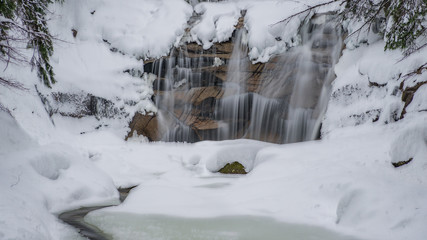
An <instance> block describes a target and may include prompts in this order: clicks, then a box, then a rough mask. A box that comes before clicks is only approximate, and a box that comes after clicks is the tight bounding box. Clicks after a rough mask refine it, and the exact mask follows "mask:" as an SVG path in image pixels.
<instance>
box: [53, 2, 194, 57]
mask: <svg viewBox="0 0 427 240" xmlns="http://www.w3.org/2000/svg"><path fill="white" fill-rule="evenodd" d="M64 5H65V6H63V7H59V8H58V9H56V11H55V12H56V13H57V14H58V15H60V16H62V17H61V18H62V20H61V22H62V24H64V25H65V24H67V25H68V26H63V27H62V28H63V31H68V36H71V29H75V30H77V36H76V38H77V39H78V40H80V41H86V40H94V41H97V42H99V43H102V41H105V42H106V43H105V44H110V47H111V48H112V49H115V51H117V50H118V51H120V52H123V53H125V54H128V55H134V56H139V57H143V58H157V57H161V56H165V55H167V54H168V53H169V50H170V48H171V47H172V46H173V44H175V42H177V41H179V39H180V37H181V36H182V35H183V34H184V29H185V27H186V24H187V20H188V19H189V17H190V16H191V13H192V7H191V6H190V5H189V4H188V3H186V2H185V1H177V0H146V1H139V0H129V1H125V2H122V1H108V0H96V1H90V2H88V1H84V0H73V1H66V2H64ZM70 24H71V25H70ZM64 35H65V34H64Z"/></svg>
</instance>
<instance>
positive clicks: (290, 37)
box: [0, 0, 427, 240]
mask: <svg viewBox="0 0 427 240" xmlns="http://www.w3.org/2000/svg"><path fill="white" fill-rule="evenodd" d="M313 2H316V1H299V2H298V3H297V2H295V1H272V0H269V1H253V0H247V1H237V0H236V1H230V2H224V3H202V4H199V5H196V6H195V9H196V10H197V11H198V12H199V13H200V14H202V16H201V20H200V22H198V23H195V24H196V25H195V27H194V28H193V30H192V32H191V34H192V36H194V37H195V41H199V42H200V43H201V44H204V45H205V44H206V47H207V46H209V45H211V44H212V43H213V42H217V41H227V40H228V39H229V38H230V37H231V33H232V32H231V29H232V26H234V25H235V24H236V21H237V18H238V17H239V16H240V11H241V10H244V9H245V10H247V13H246V16H245V28H246V30H247V31H248V39H247V40H248V44H249V46H250V49H251V52H250V57H251V59H252V60H253V61H267V60H268V59H269V58H270V57H271V56H272V55H274V54H277V53H279V52H280V51H283V50H284V49H285V48H286V47H288V46H291V45H292V44H296V43H297V42H298V41H297V38H298V36H297V35H295V34H296V30H297V27H298V26H299V24H300V21H302V19H295V20H293V21H291V22H290V23H289V25H288V26H287V27H283V26H282V25H281V24H277V25H274V26H271V24H274V23H276V22H277V21H279V20H281V19H283V18H284V17H285V16H288V15H289V14H292V12H293V11H296V9H300V7H301V6H302V5H303V4H312V3H313ZM51 8H52V11H53V12H54V16H53V18H52V20H51V21H50V22H49V24H50V29H51V32H52V33H53V34H55V35H57V36H58V38H59V39H62V40H63V41H57V42H56V43H55V44H56V45H55V54H54V56H53V57H52V65H53V67H54V70H55V73H56V78H57V80H58V83H57V84H55V85H54V86H53V88H52V89H47V88H45V87H44V86H43V85H42V84H41V83H40V82H39V80H38V79H37V76H36V73H35V72H32V71H31V69H30V67H28V66H24V65H18V64H10V65H9V66H8V68H7V69H6V70H5V71H4V72H3V76H5V77H7V78H10V79H12V80H16V81H18V82H19V83H22V84H23V87H24V88H26V89H25V90H19V89H13V88H12V89H11V88H8V87H5V86H3V85H0V123H1V124H0V136H1V137H0V195H1V198H0V213H1V214H0V239H79V238H80V237H79V235H78V233H77V232H76V231H75V230H74V229H73V228H72V227H70V226H68V225H66V224H64V223H62V222H60V220H58V218H57V215H58V214H60V213H62V212H64V211H67V210H71V209H76V208H79V207H82V206H95V205H107V204H118V203H119V195H118V192H117V190H116V188H118V187H130V186H135V185H138V187H136V188H135V189H133V190H132V191H131V193H130V195H129V197H128V198H127V200H126V201H125V202H124V203H123V204H121V205H119V206H117V207H110V208H106V209H103V210H99V211H96V212H92V213H91V214H90V215H89V216H88V217H87V220H88V221H91V222H96V223H97V224H98V225H99V226H100V227H101V228H103V229H105V230H106V231H108V230H114V229H115V228H114V227H115V226H118V225H115V224H111V222H110V223H109V222H107V221H106V220H104V219H108V218H109V217H111V216H113V218H112V219H117V218H114V216H125V217H126V216H128V217H129V214H132V216H133V217H135V218H136V219H139V218H144V217H146V216H151V214H154V215H156V216H158V217H159V218H160V219H161V220H162V219H166V220H170V219H171V218H175V221H176V222H182V221H181V220H182V219H183V218H184V219H190V220H191V219H193V220H195V221H194V222H199V220H200V221H202V220H201V219H204V220H206V222H207V223H206V224H207V225H208V226H210V225H215V224H217V223H215V219H220V220H224V221H225V222H227V221H230V220H227V219H230V218H231V219H234V218H236V219H242V218H244V219H245V220H242V221H246V220H247V219H255V220H254V221H255V222H256V221H258V220H260V219H261V221H263V222H268V223H271V225H274V224H276V223H277V224H285V223H289V224H291V226H292V229H295V228H298V227H297V226H294V224H302V225H303V226H306V225H310V226H316V227H320V228H321V229H327V230H330V231H332V232H337V233H339V234H344V235H349V236H354V237H355V238H361V239H391V240H393V239H396V240H397V239H415V240H418V239H420V240H421V239H424V238H425V236H426V235H427V230H426V229H425V223H426V222H427V209H426V207H425V202H426V201H427V192H426V190H425V189H427V174H426V171H427V160H426V159H427V129H426V126H425V122H426V121H427V112H426V111H425V110H426V109H427V105H426V103H427V100H426V96H427V88H426V85H424V86H421V87H420V88H419V90H418V91H417V92H416V94H415V95H414V98H413V100H412V103H411V104H410V105H409V106H408V107H407V108H406V111H407V114H406V115H405V117H404V118H403V119H400V120H398V121H397V119H396V118H395V114H396V113H398V115H399V114H400V113H401V111H402V109H403V105H404V103H403V102H402V100H401V97H402V96H401V95H402V92H401V90H400V89H399V87H400V85H402V86H403V89H405V88H408V87H413V86H416V85H417V84H419V83H422V82H425V81H427V72H426V71H424V72H423V73H422V74H416V75H414V76H409V77H403V76H404V75H405V74H407V73H409V72H411V71H414V70H416V69H417V67H418V66H420V65H421V64H423V63H424V62H425V56H426V54H427V52H426V51H427V50H426V49H424V50H423V51H420V52H419V53H415V54H414V55H412V56H411V57H408V58H406V59H404V60H402V61H399V60H400V59H401V57H402V54H401V52H399V51H388V52H384V51H383V48H384V43H383V42H382V41H381V39H374V38H372V39H371V40H370V42H369V44H360V42H358V43H357V46H356V45H355V46H354V48H353V49H347V50H345V51H344V52H343V55H342V57H341V58H340V61H339V63H338V64H337V66H336V68H335V73H336V75H337V79H336V80H335V81H334V85H333V93H332V97H331V99H330V102H329V107H328V110H327V113H326V115H325V120H324V121H323V137H324V139H323V140H322V141H313V142H305V143H297V144H288V145H274V144H268V143H263V142H257V141H250V140H234V141H221V142H200V143H196V144H187V143H161V142H160V143H148V142H147V139H146V138H144V137H134V138H131V139H130V140H129V141H127V142H126V141H124V140H123V139H124V137H125V136H126V134H127V132H128V127H127V126H128V123H129V120H130V118H131V117H132V114H133V113H134V112H135V111H138V110H139V111H142V112H144V111H146V112H155V111H156V108H155V106H154V105H153V104H152V102H151V100H150V98H151V96H152V94H153V89H152V83H153V77H152V76H150V75H143V76H142V77H139V76H137V75H138V74H128V73H125V72H124V71H126V70H132V71H133V72H136V73H138V70H139V71H140V72H141V71H142V69H143V68H142V67H143V62H142V60H141V59H140V57H142V58H154V57H159V56H164V55H166V54H168V52H169V50H170V47H171V46H173V45H174V44H176V43H177V42H179V41H180V39H181V37H182V35H183V34H184V31H185V28H186V27H187V25H186V22H187V20H188V19H189V17H190V16H191V14H192V9H191V6H190V5H189V4H187V3H185V2H184V1H180V0H162V1H158V0H156V1H154V0H144V1H136V0H129V1H126V3H124V2H121V1H107V0H93V1H83V0H74V1H65V2H64V3H63V5H60V4H57V3H56V4H53V5H52V6H51ZM224 8H226V9H224ZM329 10H331V9H327V8H325V9H322V10H321V11H325V12H326V11H329ZM93 11H95V12H94V13H93V14H92V13H91V12H93ZM352 27H354V26H352ZM71 29H76V30H78V32H77V35H76V38H74V37H73V36H72V32H71ZM160 29H161V30H160ZM196 37H197V38H196ZM278 37H280V38H281V39H282V40H281V41H278V40H276V38H278ZM104 39H105V40H106V42H104V41H103V40H104ZM286 43H287V44H286ZM289 44H291V45H289ZM114 48H115V49H117V51H111V49H113V50H114ZM25 54H29V56H31V53H29V52H27V53H25ZM219 61H220V59H218V63H220V62H219ZM0 67H1V68H2V69H5V66H4V63H1V66H0ZM370 82H371V83H376V84H378V85H381V86H379V87H375V86H370ZM384 84H385V85H384ZM383 85H384V86H383ZM38 92H39V93H38ZM50 92H64V93H69V94H82V95H84V94H92V95H94V96H97V97H102V98H105V99H107V100H109V101H112V102H113V103H114V104H115V105H116V106H117V107H118V108H122V109H123V114H122V115H119V116H117V118H111V119H109V118H100V119H99V118H98V119H97V118H96V117H95V116H84V117H82V118H79V119H77V118H71V117H66V116H61V115H60V114H54V115H52V116H51V115H50V113H49V111H48V110H49V109H48V107H47V106H46V105H44V104H43V103H42V102H41V100H40V96H39V94H42V95H44V96H48V94H49V93H50ZM56 107H58V108H63V109H68V110H70V111H72V110H73V109H71V108H70V107H72V106H68V105H64V106H56ZM5 109H7V111H6V110H5ZM377 111H378V112H377ZM398 117H400V116H398ZM376 118H378V120H377V121H375V122H373V120H375V119H376ZM409 159H412V161H411V163H409V164H407V165H404V166H402V167H399V168H394V167H393V165H392V164H391V163H396V162H401V161H407V160H409ZM234 161H239V162H240V163H242V164H243V165H244V166H245V168H246V170H247V171H248V172H249V173H248V174H247V175H233V176H230V175H223V174H220V173H217V171H218V170H219V169H220V168H221V167H222V166H223V165H225V164H226V163H231V162H234ZM115 214H116V215H115ZM246 216H248V217H246ZM215 217H218V218H215ZM130 219H133V218H130ZM161 222H162V221H161ZM166 222H167V221H166ZM129 224H131V223H129ZM251 224H252V225H250V224H248V226H254V224H253V223H251ZM267 225H268V224H267ZM255 226H256V225H255ZM118 227H119V226H118ZM124 227H126V225H125V226H124ZM281 227H282V225H279V228H281ZM106 228H108V229H106ZM254 228H255V227H254ZM116 230H117V231H120V229H116ZM303 231H305V228H303ZM315 231H321V230H317V229H315ZM125 233H126V231H125ZM232 236H234V235H232Z"/></svg>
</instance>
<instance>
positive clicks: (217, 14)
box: [190, 2, 240, 49]
mask: <svg viewBox="0 0 427 240" xmlns="http://www.w3.org/2000/svg"><path fill="white" fill-rule="evenodd" d="M194 11H195V12H196V13H197V14H200V15H202V16H201V19H200V21H199V22H197V23H196V25H195V26H194V27H193V28H192V29H191V32H190V33H191V39H192V41H195V42H197V43H198V44H202V45H203V48H204V49H209V48H210V47H212V45H213V43H215V42H225V41H227V40H229V39H230V38H231V35H232V33H233V31H234V25H236V24H237V20H238V19H239V17H240V9H239V8H238V6H237V5H236V4H235V3H232V2H220V3H206V2H205V3H200V4H198V5H196V7H195V8H194Z"/></svg>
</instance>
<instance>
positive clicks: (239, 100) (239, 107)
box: [144, 15, 342, 143]
mask: <svg viewBox="0 0 427 240" xmlns="http://www.w3.org/2000/svg"><path fill="white" fill-rule="evenodd" d="M329 18H331V17H330V16H328V15H322V16H317V17H315V18H313V19H312V20H311V21H310V23H307V24H305V25H304V26H303V27H302V29H301V32H300V34H301V38H302V44H301V45H300V46H298V47H294V48H292V49H290V50H288V51H286V52H284V53H283V54H281V55H279V56H275V57H273V58H272V60H271V61H270V62H268V63H265V64H261V63H257V64H253V63H251V62H250V60H249V58H248V46H247V37H246V35H247V32H246V30H245V29H244V28H240V29H236V31H235V32H234V34H233V39H232V41H231V42H230V43H224V44H223V45H220V44H218V45H214V47H212V48H211V49H209V50H203V49H201V47H200V46H197V45H196V44H182V46H181V47H179V48H176V49H174V50H173V51H172V53H171V55H170V56H169V57H166V58H163V59H158V60H155V61H153V62H150V63H148V64H146V66H145V67H144V68H145V71H146V72H150V73H152V74H155V75H156V76H157V77H156V80H155V82H154V90H155V103H156V105H157V107H158V109H159V111H158V113H157V117H156V119H157V122H158V124H157V126H158V127H157V129H156V131H157V133H156V134H158V135H159V140H162V141H186V142H195V141H200V140H224V139H237V138H250V139H257V140H262V141H269V142H277V143H292V142H299V141H307V140H313V139H316V138H318V136H319V134H318V133H319V130H320V126H321V121H322V118H323V114H324V112H325V109H326V107H327V102H328V97H329V94H330V88H331V87H330V86H331V82H332V81H333V79H334V78H335V75H334V72H333V66H334V64H335V63H336V62H337V60H338V57H339V55H340V53H341V48H342V40H341V32H340V31H339V28H338V27H336V26H335V25H334V22H333V21H330V19H329ZM227 51H228V54H227ZM230 53H231V54H230Z"/></svg>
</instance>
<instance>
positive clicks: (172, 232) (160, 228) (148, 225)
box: [85, 211, 359, 240]
mask: <svg viewBox="0 0 427 240" xmlns="http://www.w3.org/2000/svg"><path fill="white" fill-rule="evenodd" d="M85 221H86V222H87V223H89V224H93V225H95V226H97V227H98V228H99V229H101V230H102V231H103V232H105V233H106V234H107V235H110V236H112V237H113V239H120V240H126V239H144V240H166V239H173V240H192V239H194V240H196V239H197V240H222V239H224V240H235V239H236V240H237V239H242V240H243V239H244V240H252V239H253V240H276V239H277V240H279V239H280V240H357V239H359V238H355V237H351V236H345V235H342V234H339V233H336V232H333V231H330V230H327V229H324V228H320V227H315V226H309V225H297V224H288V223H283V222H278V221H275V220H274V219H271V218H266V217H256V216H232V217H216V218H180V217H171V216H164V215H137V214H131V213H120V212H108V211H95V212H91V213H89V214H88V215H87V216H86V217H85Z"/></svg>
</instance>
